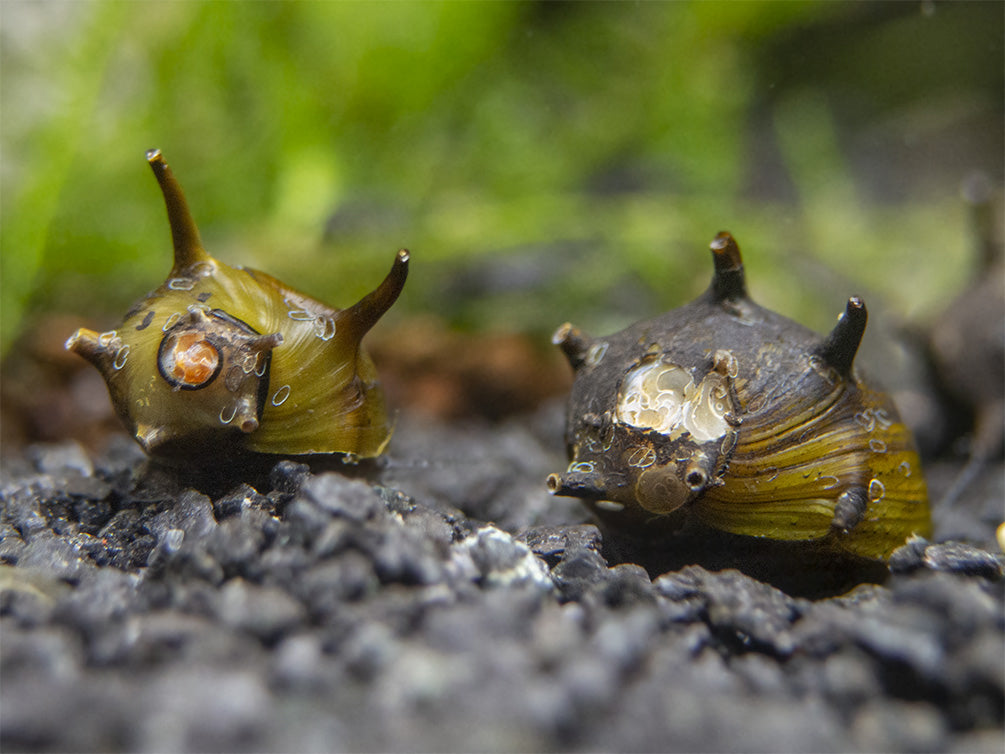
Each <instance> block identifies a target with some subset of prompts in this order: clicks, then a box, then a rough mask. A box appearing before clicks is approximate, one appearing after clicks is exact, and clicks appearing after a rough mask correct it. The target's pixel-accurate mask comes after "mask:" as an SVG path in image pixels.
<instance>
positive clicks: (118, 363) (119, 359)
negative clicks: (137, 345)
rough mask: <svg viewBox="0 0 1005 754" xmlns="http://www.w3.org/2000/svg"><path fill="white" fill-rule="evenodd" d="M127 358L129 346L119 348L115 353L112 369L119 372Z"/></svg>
mask: <svg viewBox="0 0 1005 754" xmlns="http://www.w3.org/2000/svg"><path fill="white" fill-rule="evenodd" d="M128 358H129V344H128V343H126V344H125V345H122V346H119V350H118V351H116V352H115V361H114V362H113V363H112V368H114V369H116V370H119V369H122V367H124V366H125V365H126V360H127V359H128Z"/></svg>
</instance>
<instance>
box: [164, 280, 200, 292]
mask: <svg viewBox="0 0 1005 754" xmlns="http://www.w3.org/2000/svg"><path fill="white" fill-rule="evenodd" d="M168 288H170V289H171V290H172V291H190V290H192V289H193V288H195V281H194V280H192V278H171V279H170V280H168Z"/></svg>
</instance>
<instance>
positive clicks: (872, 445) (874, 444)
mask: <svg viewBox="0 0 1005 754" xmlns="http://www.w3.org/2000/svg"><path fill="white" fill-rule="evenodd" d="M869 450H871V451H872V452H873V453H885V452H886V443H885V442H883V441H882V440H877V439H875V438H873V439H872V440H869Z"/></svg>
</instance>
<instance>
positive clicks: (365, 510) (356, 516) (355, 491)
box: [300, 472, 385, 521]
mask: <svg viewBox="0 0 1005 754" xmlns="http://www.w3.org/2000/svg"><path fill="white" fill-rule="evenodd" d="M300 497H301V498H302V499H305V500H308V501H310V502H312V503H314V504H315V505H317V506H318V508H320V509H321V510H323V511H324V512H325V513H328V514H329V515H333V516H339V517H341V518H347V519H349V520H351V521H366V520H367V519H369V518H372V517H374V516H376V515H377V514H378V513H383V512H384V510H385V507H384V501H383V500H382V499H381V497H380V494H379V493H378V492H377V491H376V490H375V489H374V488H373V487H371V486H370V485H369V484H367V483H366V482H363V481H360V480H356V479H346V478H345V477H344V476H341V475H340V474H336V473H333V472H328V473H326V474H321V475H320V476H316V477H311V478H309V479H307V480H306V481H305V482H304V484H303V486H302V487H301V489H300Z"/></svg>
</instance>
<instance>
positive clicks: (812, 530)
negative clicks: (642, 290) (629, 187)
mask: <svg viewBox="0 0 1005 754" xmlns="http://www.w3.org/2000/svg"><path fill="white" fill-rule="evenodd" d="M711 249H712V254H713V259H714V263H715V275H714V277H713V280H712V284H711V286H710V287H709V289H708V290H707V291H706V293H705V294H703V295H702V296H700V297H699V298H698V299H696V300H695V301H693V302H691V303H690V304H687V305H685V306H683V307H681V308H679V309H675V310H673V311H670V312H668V313H666V314H664V315H662V316H659V317H656V318H654V319H649V320H645V321H642V322H638V323H636V324H634V325H632V326H630V327H628V328H627V329H625V330H623V331H622V332H619V333H616V334H614V335H611V336H609V337H606V338H591V337H588V336H586V335H584V334H583V333H582V332H580V331H579V330H578V329H576V328H575V327H573V326H572V325H570V324H565V325H562V326H561V327H560V328H559V329H558V331H557V332H556V333H555V336H554V338H553V340H554V342H555V343H556V344H557V345H558V346H559V347H560V348H561V349H562V351H563V352H564V353H565V355H566V357H567V358H568V360H569V363H570V364H571V365H572V368H573V370H574V372H575V381H574V384H573V387H572V393H571V396H570V398H569V404H568V416H567V422H566V443H567V448H568V452H569V457H570V463H569V466H568V468H567V470H566V471H565V472H564V473H560V474H552V475H551V476H550V477H549V478H548V488H549V490H550V491H551V492H552V493H553V494H556V495H571V496H575V497H580V498H583V499H584V501H585V502H586V503H587V504H588V505H589V506H590V507H591V508H592V509H593V510H594V511H595V512H596V513H597V514H598V516H600V517H601V518H602V519H604V520H605V521H606V522H607V523H609V524H611V525H614V526H622V527H642V528H645V526H646V524H647V522H649V521H652V520H653V519H665V518H672V517H676V518H677V519H680V520H683V517H684V516H696V517H697V518H698V519H699V520H700V521H702V522H704V523H705V524H707V525H709V526H711V527H712V528H715V529H719V530H722V531H726V532H731V533H734V534H741V535H748V536H754V537H766V538H769V539H774V540H791V541H799V540H815V541H820V540H823V541H825V542H828V543H833V544H834V545H836V546H838V547H840V548H843V549H844V550H847V551H849V552H851V553H852V554H854V555H856V556H861V557H865V558H870V559H885V558H887V557H888V556H889V554H890V553H891V552H892V551H893V550H894V549H895V548H896V547H898V546H899V545H901V544H903V543H904V541H905V540H906V539H907V538H908V537H909V536H910V535H912V534H915V533H916V534H920V535H923V536H927V535H929V533H930V529H931V523H930V514H929V508H928V502H927V492H926V487H925V480H924V476H923V474H922V470H921V465H920V463H919V460H918V454H917V452H916V450H915V447H914V442H913V439H912V437H911V433H910V431H909V430H908V429H907V427H906V426H905V425H904V424H903V422H902V421H901V419H900V417H899V416H898V414H897V410H896V408H895V407H894V405H893V403H892V401H891V400H890V398H889V397H888V396H887V395H886V394H884V393H882V392H880V391H879V390H877V389H876V388H874V387H872V386H870V384H869V383H867V382H866V380H865V379H864V378H863V377H862V375H861V374H859V373H858V370H857V369H856V368H855V367H854V365H853V362H854V358H855V354H856V351H857V350H858V345H859V342H860V341H861V338H862V334H863V332H864V331H865V325H866V317H867V315H866V308H865V304H864V303H863V302H862V300H861V299H859V298H851V299H849V300H848V304H847V307H846V309H845V311H844V313H843V314H842V315H841V317H840V318H839V320H838V322H837V324H836V326H835V327H834V330H833V331H832V332H831V333H830V334H829V335H828V336H827V337H825V338H821V337H819V336H817V335H816V334H815V333H813V332H812V331H810V330H808V329H806V328H805V327H802V326H801V325H799V324H797V323H795V322H793V321H791V320H789V319H787V318H785V317H783V316H781V315H779V314H776V313H775V312H772V311H769V310H767V309H764V308H763V307H761V306H758V305H757V304H756V303H754V302H753V301H752V300H751V299H750V298H749V297H748V295H747V291H746V283H745V278H744V272H743V264H742V260H741V257H740V250H739V247H738V246H737V244H736V242H735V241H734V240H733V238H732V236H730V235H729V234H728V233H720V234H719V235H718V236H717V237H716V238H715V240H713V242H712V244H711Z"/></svg>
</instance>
